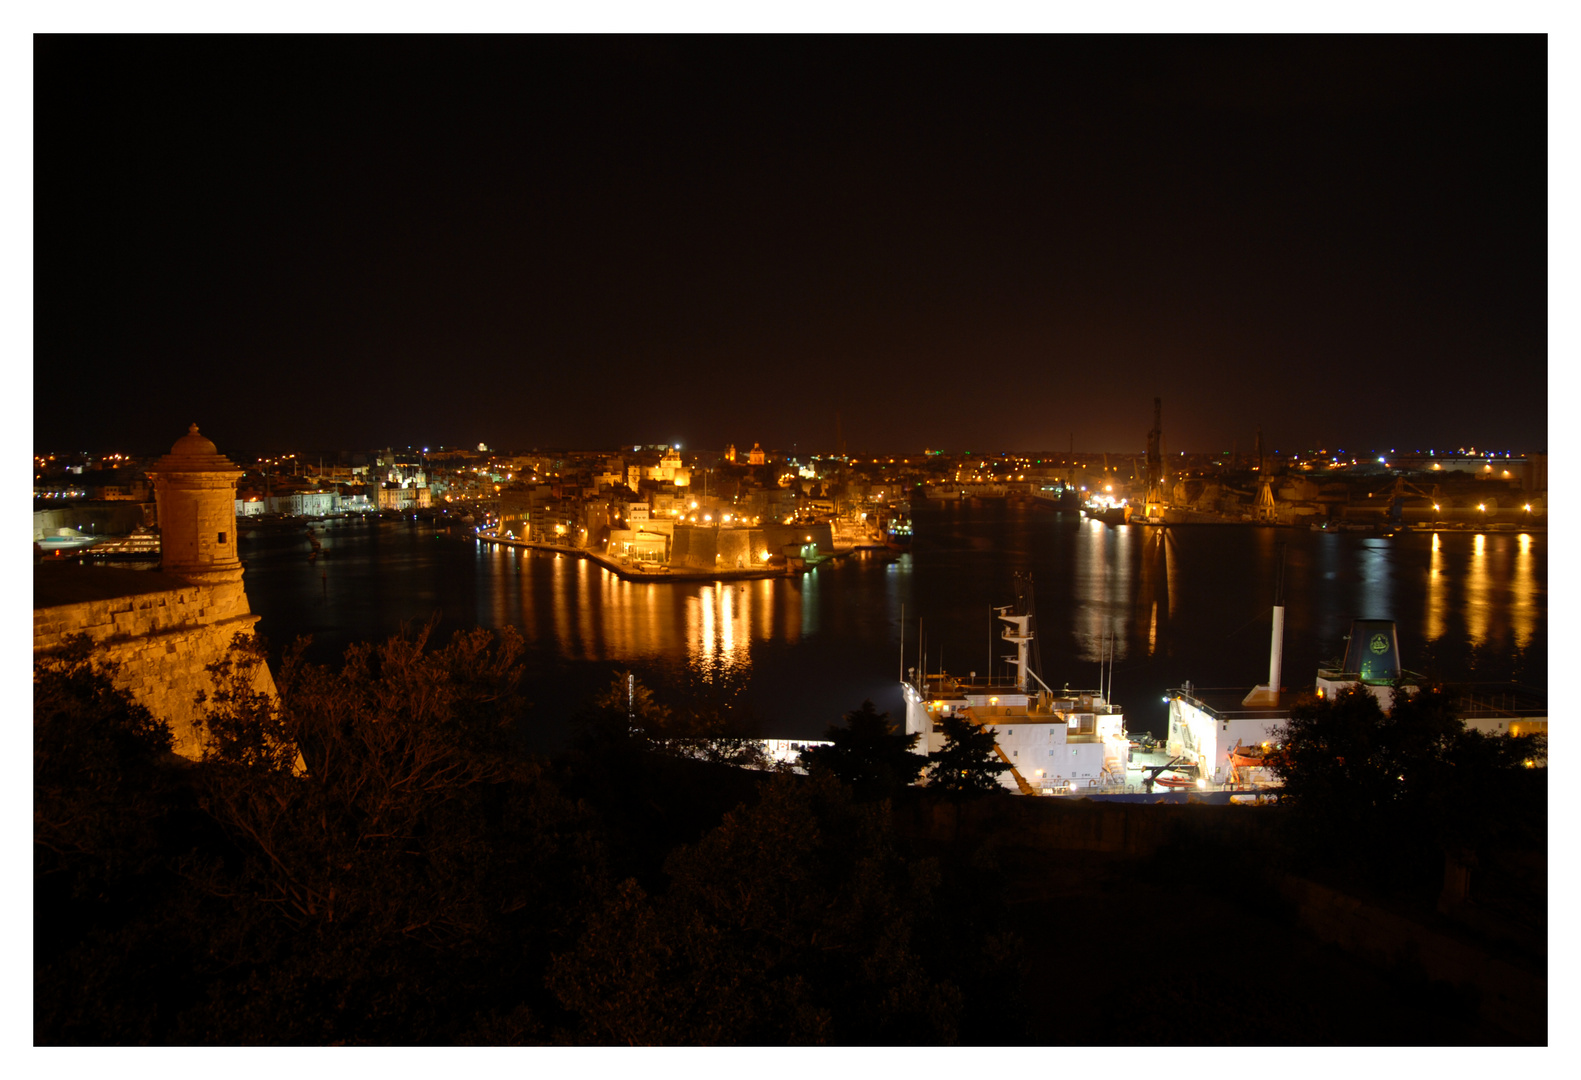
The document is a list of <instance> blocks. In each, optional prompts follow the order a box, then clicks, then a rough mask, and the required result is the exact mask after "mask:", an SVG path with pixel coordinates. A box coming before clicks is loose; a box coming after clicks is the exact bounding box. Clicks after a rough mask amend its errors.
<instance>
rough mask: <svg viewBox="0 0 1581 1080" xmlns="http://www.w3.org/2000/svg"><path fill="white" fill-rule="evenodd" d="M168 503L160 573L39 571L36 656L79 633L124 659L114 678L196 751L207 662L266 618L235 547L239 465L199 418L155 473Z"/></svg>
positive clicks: (162, 512)
mask: <svg viewBox="0 0 1581 1080" xmlns="http://www.w3.org/2000/svg"><path fill="white" fill-rule="evenodd" d="M149 475H150V476H151V477H152V478H153V480H154V492H155V498H156V500H157V502H158V508H159V522H160V535H161V562H160V569H159V570H158V571H153V570H129V569H121V568H99V567H85V566H78V565H74V564H72V563H64V564H61V563H56V564H53V565H52V564H50V563H49V562H46V563H44V564H42V565H39V566H37V567H36V568H35V572H34V577H33V655H34V656H35V657H38V656H41V655H47V654H49V653H51V652H53V651H55V650H57V649H59V648H61V647H62V646H63V645H64V644H65V639H66V638H67V636H68V635H72V634H86V635H88V637H89V638H90V639H91V640H92V641H93V642H94V643H95V645H96V646H98V649H97V650H96V658H98V659H101V660H107V661H111V662H114V663H115V664H117V665H119V668H118V670H117V671H116V673H115V676H114V681H115V685H116V686H117V687H119V688H120V689H124V690H127V691H129V692H130V693H131V695H132V697H133V698H134V699H135V700H136V701H138V702H139V703H141V704H143V705H145V706H146V707H147V708H148V709H149V711H151V712H152V713H153V714H154V715H155V716H157V717H159V718H160V719H162V720H165V721H167V722H169V724H170V726H171V730H172V733H173V734H174V736H175V750H176V752H177V753H179V754H182V755H184V756H186V757H193V758H195V757H198V756H199V755H200V754H201V744H200V740H199V733H198V728H197V720H198V718H199V716H200V715H201V707H200V706H199V704H198V695H199V693H200V692H208V691H209V690H210V689H211V676H210V674H209V672H208V671H207V670H206V668H207V666H208V665H209V664H212V663H214V662H216V661H218V660H220V659H222V658H223V657H224V656H225V654H226V652H227V650H228V649H229V647H230V644H231V641H232V639H233V638H234V637H235V636H236V635H237V634H238V633H240V634H251V633H252V632H253V627H254V626H255V625H256V623H257V622H258V616H256V615H254V614H253V613H252V609H251V607H250V606H249V605H248V603H247V592H246V590H245V589H244V588H243V586H242V564H241V561H240V559H239V558H238V557H237V552H236V505H235V498H236V481H237V479H239V478H240V477H241V475H242V473H241V470H240V469H238V468H236V466H235V465H234V464H233V463H231V462H230V461H229V460H227V459H226V458H224V457H222V456H221V455H220V454H219V453H218V451H216V449H215V447H214V444H213V443H212V442H210V441H209V440H208V439H206V438H204V437H203V436H202V435H200V434H198V429H197V425H196V424H194V425H193V426H192V428H191V430H190V431H189V432H188V433H187V434H186V435H185V436H184V437H182V438H181V439H178V440H177V441H176V444H175V445H174V446H173V447H171V451H170V453H169V454H167V455H165V456H164V457H163V458H161V459H160V460H159V461H158V463H157V464H156V465H155V466H154V467H153V468H152V469H150V470H149ZM254 689H256V690H260V691H263V692H265V693H267V694H269V695H271V696H273V695H274V693H275V685H274V678H273V676H272V675H270V673H269V669H268V667H267V666H264V665H260V666H259V668H258V669H257V674H256V681H255V683H254Z"/></svg>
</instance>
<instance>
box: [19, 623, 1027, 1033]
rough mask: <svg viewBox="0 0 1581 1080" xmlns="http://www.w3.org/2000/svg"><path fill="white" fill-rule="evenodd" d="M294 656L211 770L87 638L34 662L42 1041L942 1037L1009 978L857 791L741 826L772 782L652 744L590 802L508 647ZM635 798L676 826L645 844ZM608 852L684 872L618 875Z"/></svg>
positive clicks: (815, 781)
mask: <svg viewBox="0 0 1581 1080" xmlns="http://www.w3.org/2000/svg"><path fill="white" fill-rule="evenodd" d="M302 655H303V652H302V649H300V648H298V649H296V650H294V651H292V652H291V653H290V654H289V655H288V657H287V659H286V661H285V663H284V664H283V665H282V667H281V669H280V672H279V678H278V685H279V687H280V697H279V699H278V701H274V700H271V699H269V698H266V697H263V696H261V695H259V694H257V693H256V692H255V691H254V689H253V687H254V685H255V680H254V674H255V668H256V665H257V664H258V663H261V662H262V652H261V649H260V648H259V647H258V646H257V644H256V643H249V642H247V641H245V640H244V641H241V642H239V643H238V647H237V649H236V650H234V651H233V653H232V655H231V657H230V658H229V659H228V660H226V661H225V662H224V663H222V664H219V665H216V667H215V669H214V675H215V679H216V681H215V689H214V691H213V693H212V694H211V695H210V696H209V702H208V704H209V712H208V719H207V725H206V729H205V731H206V735H207V743H206V752H205V756H204V760H203V761H201V762H199V763H197V764H191V763H174V759H172V758H171V757H170V755H169V754H168V748H169V745H170V743H169V733H168V730H167V729H165V728H164V726H163V725H162V724H160V723H159V722H158V721H157V720H156V719H155V718H153V717H150V716H148V714H147V712H146V710H140V709H139V708H138V707H137V706H136V705H134V704H133V703H132V702H131V701H130V699H129V698H128V697H127V695H125V694H124V693H121V692H119V691H116V690H114V689H113V687H112V686H111V684H110V682H109V679H108V678H107V677H106V676H105V674H104V673H103V672H100V671H96V670H95V669H94V668H93V666H92V664H91V662H90V660H89V657H88V652H87V649H86V646H85V645H83V646H82V647H81V648H80V649H79V654H71V655H69V656H64V657H62V658H59V659H53V660H45V661H41V662H40V663H39V665H38V666H37V669H36V672H35V715H34V738H35V788H36V790H35V797H36V817H35V870H36V873H35V903H36V905H37V906H38V909H39V911H40V912H41V915H40V917H39V920H38V924H37V928H36V929H37V937H38V942H37V947H36V958H37V960H36V969H35V981H34V989H35V1039H36V1040H37V1041H38V1042H40V1043H56V1044H58V1043H77V1044H85V1043H218V1044H323V1043H361V1044H368V1043H372V1044H411V1043H476V1042H502V1043H530V1042H545V1041H560V1042H564V1041H574V1042H652V1043H728V1042H734V1043H783V1042H792V1041H797V1042H828V1041H847V1042H860V1043H868V1042H874V1041H893V1042H940V1041H951V1040H953V1039H956V1038H959V1037H961V1035H962V1030H963V1029H962V1027H961V1024H962V1016H963V1015H966V1014H964V1013H962V991H961V989H960V987H962V986H982V985H986V984H987V981H991V980H993V979H995V978H996V977H1001V976H1002V975H1003V973H1004V972H1006V971H1009V970H1010V969H1009V968H1008V967H1006V966H1005V964H1006V963H1007V961H1006V960H1005V959H1004V958H1005V957H1006V956H1007V955H1008V953H1007V946H1006V944H1005V939H1003V937H1002V936H1001V937H999V938H993V937H991V935H992V933H993V932H995V930H996V926H997V924H995V923H994V922H993V920H992V919H983V918H974V919H972V920H968V921H965V922H963V921H962V920H960V919H958V918H956V917H954V916H952V915H951V914H950V913H949V912H946V911H941V910H939V909H938V908H937V905H936V902H935V898H936V897H937V896H939V895H949V896H969V897H971V898H972V902H973V904H974V906H975V907H976V909H977V911H978V912H991V911H992V910H994V907H993V900H992V896H993V890H992V888H990V887H985V886H984V884H983V882H982V881H980V880H977V879H970V880H969V878H970V874H969V868H956V869H955V870H950V871H948V872H946V873H944V874H943V877H944V878H945V879H946V880H944V882H943V886H942V887H941V884H940V882H941V870H940V867H939V865H938V864H936V863H934V862H933V861H931V860H928V859H919V858H915V857H912V856H911V855H910V854H909V853H908V851H907V849H906V847H905V845H903V844H902V843H901V842H900V841H899V840H898V839H897V836H896V834H895V833H894V831H893V823H892V819H891V816H890V811H889V807H888V806H887V804H884V803H878V804H861V803H857V802H854V801H853V800H852V797H851V793H850V791H849V790H848V789H847V788H846V787H844V786H842V785H841V784H840V783H838V782H837V781H835V780H834V779H833V778H829V777H824V778H816V777H815V778H810V779H809V778H802V777H793V776H785V775H781V776H777V777H771V778H767V779H766V786H764V787H763V788H762V794H761V798H759V799H757V800H756V801H748V802H746V803H744V804H742V805H740V806H738V807H737V809H735V810H734V811H732V812H729V813H726V812H725V811H726V810H727V809H728V805H729V804H725V805H724V806H720V807H719V808H718V809H717V810H713V811H709V810H707V806H708V795H709V788H708V787H707V786H704V787H701V788H700V787H698V785H697V780H698V779H703V780H705V781H706V779H707V778H709V777H715V778H720V779H723V778H725V777H726V776H727V775H728V777H730V778H737V777H743V775H745V776H751V775H752V774H741V773H739V772H738V771H737V770H734V769H730V768H729V767H728V766H723V765H719V764H717V763H709V762H698V761H677V760H676V759H675V758H673V757H665V756H655V755H654V753H653V752H652V751H651V750H649V749H646V748H644V747H641V746H638V747H635V748H629V752H627V753H625V754H623V755H616V756H615V758H614V759H613V760H614V764H613V765H611V766H610V768H611V770H612V775H613V779H612V780H610V781H609V782H607V783H605V784H602V785H599V784H593V785H589V784H587V783H585V775H586V770H587V767H588V763H589V761H590V760H595V761H596V759H589V758H586V757H583V758H580V759H577V758H575V755H572V758H571V759H570V760H571V762H572V764H571V771H569V772H568V771H567V766H566V765H564V764H560V763H556V764H551V763H548V762H543V761H536V760H527V759H524V758H521V757H519V756H518V755H516V754H514V753H513V751H512V750H511V738H512V725H513V722H514V719H515V717H516V716H517V715H519V713H520V702H521V696H522V691H523V687H522V684H521V650H520V643H519V641H517V640H515V639H514V638H513V636H512V635H510V634H509V633H508V632H507V633H506V634H502V635H499V636H497V637H496V636H494V635H490V634H487V633H484V632H481V631H480V632H474V633H471V634H461V635H457V636H456V637H455V638H453V639H452V640H451V642H450V643H449V644H447V645H445V646H443V647H439V648H432V647H429V646H428V643H427V640H426V635H419V636H418V637H417V638H416V639H410V640H409V639H406V638H396V639H392V640H391V641H388V642H385V643H382V644H379V645H362V646H356V647H354V648H353V649H351V650H349V651H348V653H347V656H346V662H345V664H344V666H343V667H342V669H341V670H340V671H332V670H330V669H328V668H325V667H320V666H316V665H312V664H309V663H306V662H304V661H303V659H302ZM868 711H869V712H871V709H870V708H869V710H868ZM908 757H911V758H915V755H909V754H908ZM915 760H917V762H918V763H919V764H920V761H921V759H920V758H915ZM659 763H668V764H666V765H665V768H663V769H657V770H656V769H654V766H655V765H656V764H659ZM577 770H581V772H580V773H579V772H577ZM667 770H668V771H667ZM675 770H680V771H675ZM699 770H701V771H699ZM709 770H715V771H714V772H709ZM652 776H659V777H669V778H674V779H665V780H663V781H662V782H658V783H655V782H653V781H652V779H651V777H652ZM578 777H583V779H578ZM644 777H649V779H648V780H647V781H646V782H645V781H644ZM719 787H720V790H721V791H735V790H736V784H735V781H734V779H732V780H731V782H730V783H726V784H722V785H719ZM569 788H577V789H579V790H581V791H582V792H584V793H585V794H586V796H587V797H586V798H585V799H583V798H571V797H568V794H567V791H568V789H569ZM632 790H638V791H640V792H641V793H642V794H641V798H642V800H643V806H642V808H641V810H642V814H643V817H644V821H645V822H646V821H648V820H657V821H671V822H680V823H682V825H683V826H684V827H683V828H682V829H681V830H680V832H677V830H676V829H675V828H669V829H657V830H649V831H640V830H638V831H632V830H631V826H632V823H633V817H632V812H631V809H630V808H629V807H625V806H624V805H618V804H617V801H616V800H618V799H619V798H621V797H625V796H628V795H629V793H630V792H631V791H632ZM715 802H716V803H717V799H716V800H715ZM677 808H684V809H683V810H682V812H677ZM611 811H613V812H611ZM710 813H711V814H712V816H711V817H710V816H708V815H709V814H710ZM688 830H691V831H690V832H688ZM683 834H685V835H687V836H689V837H690V839H683V840H680V841H679V846H677V840H676V837H677V836H678V835H683ZM612 845H613V846H614V847H616V848H618V849H620V850H623V851H633V850H634V851H635V855H633V856H632V857H633V858H637V859H638V861H646V860H650V859H651V860H652V862H653V865H655V866H658V865H661V864H662V866H663V872H662V875H658V876H655V877H654V878H653V880H651V881H650V882H649V887H647V888H645V887H644V886H642V885H639V884H638V883H637V882H636V881H633V880H625V881H623V882H622V883H620V884H618V885H617V884H615V882H616V881H617V880H618V879H617V878H616V877H615V876H614V875H612V874H611V873H610V865H611V864H610V860H609V855H608V853H609V851H610V850H611V846H612ZM622 873H624V872H622ZM941 888H942V892H941ZM974 914H977V912H974ZM1001 981H1003V980H1002V978H1001ZM967 1012H968V1013H969V1012H970V1010H969V1009H968V1010H967ZM998 1035H999V1037H1003V1033H1002V1032H999V1033H998Z"/></svg>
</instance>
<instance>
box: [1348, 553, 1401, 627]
mask: <svg viewBox="0 0 1581 1080" xmlns="http://www.w3.org/2000/svg"><path fill="white" fill-rule="evenodd" d="M1357 562H1358V566H1357V569H1358V570H1359V571H1360V575H1359V576H1360V580H1359V581H1358V582H1357V583H1356V610H1357V611H1358V612H1362V613H1363V617H1364V618H1368V619H1390V618H1393V617H1394V616H1393V614H1392V612H1393V611H1394V568H1393V566H1392V565H1391V563H1392V562H1393V548H1392V547H1391V546H1390V544H1389V541H1387V540H1367V541H1364V542H1363V544H1362V548H1361V550H1360V551H1359V552H1357Z"/></svg>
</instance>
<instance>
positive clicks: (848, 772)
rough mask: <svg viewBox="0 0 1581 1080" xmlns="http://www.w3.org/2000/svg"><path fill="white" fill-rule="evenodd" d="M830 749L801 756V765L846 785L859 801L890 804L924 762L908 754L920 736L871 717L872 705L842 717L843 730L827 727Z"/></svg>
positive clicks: (814, 749)
mask: <svg viewBox="0 0 1581 1080" xmlns="http://www.w3.org/2000/svg"><path fill="white" fill-rule="evenodd" d="M827 738H828V740H829V742H830V743H831V745H829V746H813V747H809V748H808V749H806V750H803V751H802V752H801V764H802V765H803V766H804V767H805V768H806V769H807V770H808V771H809V772H814V773H820V772H821V773H828V774H829V775H831V776H833V777H834V778H835V779H837V780H839V781H840V782H841V783H842V784H845V785H847V786H849V787H850V788H851V790H852V792H853V793H854V794H855V796H856V798H857V799H859V800H861V801H872V800H877V799H892V798H894V797H895V796H897V795H898V794H899V793H900V792H901V790H902V789H904V788H905V787H906V786H908V785H910V784H913V783H915V782H916V780H917V777H918V776H919V775H920V774H921V773H922V768H923V766H924V765H926V764H927V759H926V758H924V757H923V756H922V755H920V754H917V753H915V752H914V751H913V748H914V747H915V746H916V745H917V740H918V739H919V738H921V736H920V735H907V734H905V733H904V732H902V731H900V730H899V729H898V728H897V727H896V725H894V724H892V723H890V720H889V714H888V713H881V712H876V711H875V710H874V708H873V703H872V702H871V701H864V702H862V707H861V708H860V709H857V710H855V711H853V712H848V713H846V714H845V726H844V727H841V726H838V725H834V724H831V725H830V726H829V730H828V734H827Z"/></svg>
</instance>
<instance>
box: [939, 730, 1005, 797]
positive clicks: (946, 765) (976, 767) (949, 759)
mask: <svg viewBox="0 0 1581 1080" xmlns="http://www.w3.org/2000/svg"><path fill="white" fill-rule="evenodd" d="M940 727H941V728H942V729H943V732H944V745H943V746H941V747H940V748H939V749H937V750H935V751H933V753H931V754H929V755H928V763H929V768H928V787H930V788H935V789H937V790H938V791H939V792H941V793H942V794H944V796H945V797H946V798H949V799H952V800H954V801H956V802H959V801H961V800H963V799H977V798H981V797H982V796H984V795H992V794H994V793H996V792H1003V791H1004V790H1005V788H1004V785H1003V784H1001V783H1000V782H999V774H1000V773H1003V772H1007V771H1008V770H1009V769H1010V763H1009V762H1007V761H1003V760H1001V759H1000V758H999V755H998V752H997V751H996V750H995V749H994V748H995V747H996V746H997V745H998V743H997V740H996V739H995V735H997V734H998V733H997V732H996V731H994V729H993V728H990V727H980V726H978V725H977V724H974V723H972V722H971V721H970V720H966V719H963V718H962V717H959V716H946V717H944V718H943V719H942V720H941V721H940Z"/></svg>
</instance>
